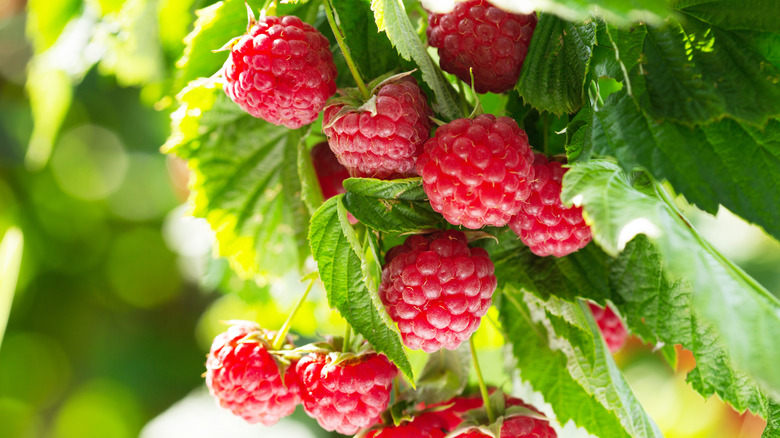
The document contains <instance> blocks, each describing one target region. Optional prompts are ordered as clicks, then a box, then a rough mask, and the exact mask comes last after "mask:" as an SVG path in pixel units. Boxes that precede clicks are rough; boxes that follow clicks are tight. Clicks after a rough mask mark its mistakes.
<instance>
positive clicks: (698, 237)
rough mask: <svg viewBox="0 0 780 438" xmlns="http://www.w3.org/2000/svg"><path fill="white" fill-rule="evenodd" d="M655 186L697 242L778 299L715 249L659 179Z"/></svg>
mask: <svg viewBox="0 0 780 438" xmlns="http://www.w3.org/2000/svg"><path fill="white" fill-rule="evenodd" d="M654 187H655V192H656V193H657V194H658V196H659V197H660V198H661V200H662V201H663V202H664V203H665V204H666V205H667V206H668V207H669V208H670V209H671V210H672V212H673V213H674V214H675V215H676V216H677V218H678V219H679V220H680V221H681V222H682V223H683V224H684V225H685V226H686V227H688V229H689V230H691V234H693V237H694V238H695V239H696V241H697V242H699V244H700V245H702V246H703V247H704V248H706V249H707V250H708V251H709V252H710V254H712V255H713V256H714V257H715V259H716V260H718V261H720V262H721V263H723V264H724V265H725V266H726V267H727V268H729V269H731V270H732V271H734V272H736V273H737V275H739V277H740V278H741V279H742V280H743V281H745V283H747V284H748V285H749V286H751V287H752V288H754V289H756V290H757V291H759V292H760V293H761V294H762V295H764V296H765V297H767V298H770V299H772V301H777V298H775V296H774V295H772V294H771V293H769V292H768V291H767V290H766V289H764V286H762V285H761V284H760V283H758V282H757V281H756V280H755V279H753V277H751V276H749V275H747V273H745V271H743V270H742V268H740V267H739V266H737V265H736V264H734V262H732V261H731V260H729V258H728V257H726V256H724V255H723V254H721V252H720V251H718V250H717V249H715V247H714V246H712V244H711V243H710V242H708V241H707V240H706V239H704V238H703V237H702V236H701V235H700V234H699V232H698V231H696V228H694V227H693V224H691V223H690V221H688V219H687V218H686V217H685V216H684V215H683V214H682V212H681V211H680V209H679V208H677V205H675V203H674V199H672V197H671V196H670V195H669V193H667V192H666V190H665V189H664V188H663V186H661V184H660V183H659V182H658V181H654Z"/></svg>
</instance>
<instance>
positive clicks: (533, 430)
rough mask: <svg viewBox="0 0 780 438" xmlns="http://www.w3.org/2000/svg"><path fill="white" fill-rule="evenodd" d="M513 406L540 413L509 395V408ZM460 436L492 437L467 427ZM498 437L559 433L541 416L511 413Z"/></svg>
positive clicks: (543, 437)
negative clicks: (534, 416) (540, 417)
mask: <svg viewBox="0 0 780 438" xmlns="http://www.w3.org/2000/svg"><path fill="white" fill-rule="evenodd" d="M512 406H520V407H523V408H526V409H529V410H531V411H534V412H536V413H537V414H540V412H539V411H538V410H536V409H535V408H534V407H533V406H531V405H528V404H526V403H524V402H523V401H522V400H520V399H518V398H512V397H507V400H506V407H507V409H508V408H510V407H512ZM456 436H457V437H458V438H483V437H490V435H487V434H485V433H483V432H481V431H479V430H478V429H476V428H473V429H467V430H466V431H465V432H464V433H461V434H459V435H456ZM497 438H558V434H557V433H556V432H555V430H554V429H553V428H552V427H550V423H549V422H548V421H546V420H541V419H539V418H533V417H528V416H524V415H509V416H507V417H504V422H503V424H502V425H501V436H500V437H497Z"/></svg>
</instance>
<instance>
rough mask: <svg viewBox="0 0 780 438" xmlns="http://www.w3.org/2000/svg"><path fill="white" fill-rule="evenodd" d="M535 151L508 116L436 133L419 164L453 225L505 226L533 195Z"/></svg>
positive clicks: (458, 123) (460, 123)
mask: <svg viewBox="0 0 780 438" xmlns="http://www.w3.org/2000/svg"><path fill="white" fill-rule="evenodd" d="M532 163H533V152H532V151H531V147H530V146H529V144H528V136H527V135H526V133H525V131H523V130H522V129H520V128H519V127H518V126H517V122H515V121H514V120H513V119H511V118H509V117H499V118H496V117H495V116H493V115H492V114H483V115H481V116H478V117H476V118H475V119H457V120H455V121H452V122H450V123H448V124H446V125H444V126H441V127H439V129H437V130H436V134H435V136H434V137H433V138H431V139H429V140H428V141H427V142H426V143H425V150H424V152H423V154H422V155H420V156H419V158H418V159H417V171H418V172H419V173H420V176H422V178H423V189H424V190H425V193H426V194H427V195H428V198H429V199H430V201H431V206H432V207H433V209H434V210H436V211H437V212H439V213H441V214H442V215H443V216H444V218H445V219H447V221H448V222H449V223H451V224H453V225H463V226H464V227H467V228H473V229H476V228H481V227H482V226H484V225H493V226H496V227H503V226H504V225H506V224H507V222H508V221H509V220H510V218H511V217H512V216H514V215H515V214H517V213H518V212H519V211H520V209H521V207H522V206H523V204H524V203H525V200H526V199H527V198H528V196H529V195H530V193H531V186H530V185H531V182H532V181H533V178H534V169H533V167H532V166H531V164H532Z"/></svg>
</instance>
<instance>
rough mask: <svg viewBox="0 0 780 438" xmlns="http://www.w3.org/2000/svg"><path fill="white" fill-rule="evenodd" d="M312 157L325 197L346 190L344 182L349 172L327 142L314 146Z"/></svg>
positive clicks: (327, 197)
mask: <svg viewBox="0 0 780 438" xmlns="http://www.w3.org/2000/svg"><path fill="white" fill-rule="evenodd" d="M311 158H312V164H314V171H315V173H316V174H317V180H318V181H319V182H320V188H321V189H322V196H323V197H324V198H325V199H329V198H332V197H334V196H336V195H338V194H339V193H344V192H346V190H344V185H343V182H344V180H345V179H347V178H349V172H347V169H346V168H344V166H342V165H341V163H339V161H338V159H337V158H336V155H334V154H333V151H331V150H330V148H329V147H328V144H327V143H325V142H322V143H320V144H318V145H316V146H314V148H312V150H311Z"/></svg>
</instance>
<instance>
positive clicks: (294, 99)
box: [222, 16, 336, 129]
mask: <svg viewBox="0 0 780 438" xmlns="http://www.w3.org/2000/svg"><path fill="white" fill-rule="evenodd" d="M222 69H223V70H222V75H223V76H224V79H225V84H224V89H225V92H226V93H227V95H228V96H230V98H231V99H232V100H233V102H235V103H237V104H238V105H239V106H240V107H241V108H242V109H243V110H244V111H246V112H248V113H249V114H251V115H253V116H255V117H259V118H261V119H264V120H266V121H268V122H270V123H273V124H274V125H284V126H286V127H288V128H290V129H297V128H300V127H301V126H303V125H307V124H309V123H311V122H313V121H314V120H315V119H316V118H317V116H318V115H319V113H320V111H322V108H323V107H324V106H325V102H326V101H327V100H328V98H329V97H330V96H332V95H333V94H334V93H335V92H336V82H335V79H336V66H335V64H334V63H333V55H332V54H331V52H330V44H329V43H328V39H327V38H325V37H324V36H323V35H322V34H321V33H320V32H319V31H318V30H317V29H315V28H313V27H312V26H311V25H309V24H308V23H304V22H302V21H301V19H300V18H298V17H294V16H283V17H273V16H265V17H260V19H259V20H258V21H257V22H255V23H254V25H253V26H252V28H251V29H249V31H248V32H247V33H246V34H245V35H244V36H242V37H241V38H240V39H239V40H238V41H237V42H236V43H235V44H234V45H233V47H232V48H231V50H230V56H228V59H227V61H225V65H224V66H223V67H222Z"/></svg>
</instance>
